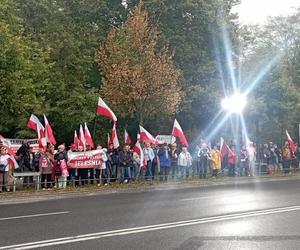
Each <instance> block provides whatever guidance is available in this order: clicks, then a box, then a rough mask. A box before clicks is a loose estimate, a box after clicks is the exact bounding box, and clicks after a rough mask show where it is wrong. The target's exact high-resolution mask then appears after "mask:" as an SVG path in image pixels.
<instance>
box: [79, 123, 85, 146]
mask: <svg viewBox="0 0 300 250" xmlns="http://www.w3.org/2000/svg"><path fill="white" fill-rule="evenodd" d="M79 145H80V146H82V147H83V151H85V150H86V145H85V137H84V132H83V128H82V125H81V124H80V127H79Z"/></svg>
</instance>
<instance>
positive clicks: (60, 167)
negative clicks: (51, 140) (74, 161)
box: [54, 144, 69, 188]
mask: <svg viewBox="0 0 300 250" xmlns="http://www.w3.org/2000/svg"><path fill="white" fill-rule="evenodd" d="M54 160H55V161H56V167H55V176H56V178H57V187H58V188H66V186H67V177H68V176H69V172H68V167H67V162H68V155H67V151H66V150H65V145H63V144H61V145H59V146H58V152H57V153H56V154H55V155H54Z"/></svg>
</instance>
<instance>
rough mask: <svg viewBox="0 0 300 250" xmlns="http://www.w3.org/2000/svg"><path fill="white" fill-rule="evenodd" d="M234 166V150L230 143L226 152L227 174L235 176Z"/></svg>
mask: <svg viewBox="0 0 300 250" xmlns="http://www.w3.org/2000/svg"><path fill="white" fill-rule="evenodd" d="M235 166H236V152H235V147H234V145H231V146H230V150H229V152H228V168H229V176H235Z"/></svg>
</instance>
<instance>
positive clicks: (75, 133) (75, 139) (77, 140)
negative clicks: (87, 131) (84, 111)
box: [73, 130, 79, 148]
mask: <svg viewBox="0 0 300 250" xmlns="http://www.w3.org/2000/svg"><path fill="white" fill-rule="evenodd" d="M73 144H75V145H76V148H78V145H79V139H78V135H77V131H76V130H75V131H74V139H73Z"/></svg>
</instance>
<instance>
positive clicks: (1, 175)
mask: <svg viewBox="0 0 300 250" xmlns="http://www.w3.org/2000/svg"><path fill="white" fill-rule="evenodd" d="M9 158H10V156H9V155H8V154H7V151H6V149H5V148H4V147H1V149H0V192H2V191H3V190H4V191H6V192H9V191H10V189H9V187H8V178H9V170H10V165H9V160H8V159H9Z"/></svg>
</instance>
